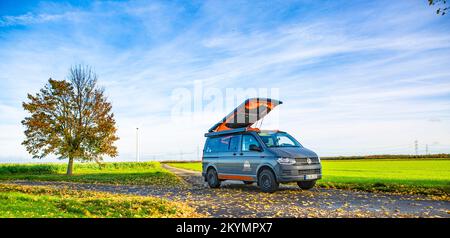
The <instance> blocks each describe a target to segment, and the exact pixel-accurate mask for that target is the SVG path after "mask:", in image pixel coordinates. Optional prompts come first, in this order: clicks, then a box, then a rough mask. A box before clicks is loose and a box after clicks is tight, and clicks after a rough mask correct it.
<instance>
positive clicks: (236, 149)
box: [202, 98, 322, 192]
mask: <svg viewBox="0 0 450 238" xmlns="http://www.w3.org/2000/svg"><path fill="white" fill-rule="evenodd" d="M281 103H282V102H281V101H278V100H273V99H263V98H253V99H247V100H246V101H245V102H244V103H242V104H241V105H240V106H239V107H237V108H236V109H235V110H233V112H231V113H230V114H229V115H227V116H226V117H225V118H224V119H222V120H221V121H220V122H219V123H217V124H216V125H214V126H213V127H212V128H211V129H210V130H209V132H208V133H206V134H205V136H206V137H207V139H206V143H205V147H204V150H203V160H202V166H203V172H202V175H203V177H204V179H205V181H206V182H208V184H209V186H210V187H211V188H218V187H220V184H221V181H224V180H241V181H243V182H244V183H246V184H252V183H254V182H256V183H257V185H258V186H259V187H260V188H261V190H262V191H264V192H274V191H276V190H277V189H278V186H279V183H287V182H297V184H298V186H299V187H300V188H302V189H310V188H312V187H313V186H314V185H315V183H316V180H318V179H320V178H321V177H322V173H321V168H322V166H321V163H320V158H319V157H318V156H317V154H316V153H315V152H313V151H311V150H309V149H306V148H305V147H303V146H302V145H301V144H300V143H299V142H298V141H297V140H296V139H295V138H293V137H292V136H291V135H289V134H288V133H286V132H283V131H277V130H259V129H257V128H252V127H250V126H251V125H253V124H254V123H255V122H256V121H257V120H259V119H261V118H262V117H264V116H265V115H267V114H268V113H269V112H270V110H272V109H273V108H274V107H276V106H277V105H279V104H281Z"/></svg>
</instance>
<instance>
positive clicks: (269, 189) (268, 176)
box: [258, 169, 280, 193]
mask: <svg viewBox="0 0 450 238" xmlns="http://www.w3.org/2000/svg"><path fill="white" fill-rule="evenodd" d="M258 184H259V187H260V189H261V190H262V191H263V192H266V193H273V192H275V191H277V190H278V187H279V186H280V184H279V183H278V182H277V180H276V179H275V175H274V174H273V172H272V171H270V170H269V169H264V170H263V171H261V173H259V176H258Z"/></svg>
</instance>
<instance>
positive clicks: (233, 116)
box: [205, 98, 282, 137]
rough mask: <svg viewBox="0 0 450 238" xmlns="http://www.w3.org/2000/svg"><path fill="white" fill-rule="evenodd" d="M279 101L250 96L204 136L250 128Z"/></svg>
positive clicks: (278, 103)
mask: <svg viewBox="0 0 450 238" xmlns="http://www.w3.org/2000/svg"><path fill="white" fill-rule="evenodd" d="M280 104H282V102H281V101H278V100H275V99H270V98H250V99H247V100H245V101H244V102H243V103H242V104H241V105H239V106H238V107H236V108H235V109H234V110H233V111H232V112H230V113H229V114H228V115H227V116H226V117H224V118H223V119H222V120H221V121H220V122H218V123H216V124H215V125H214V126H213V127H211V128H210V129H209V130H208V133H206V134H205V136H206V137H209V136H214V135H220V134H228V133H235V132H241V131H245V130H251V129H252V128H250V126H252V125H253V124H254V123H255V122H257V121H258V120H259V119H261V118H263V117H265V116H266V115H267V114H269V112H270V111H271V110H273V109H274V108H275V107H276V106H278V105H280Z"/></svg>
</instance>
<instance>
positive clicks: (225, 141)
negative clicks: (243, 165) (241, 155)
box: [216, 135, 239, 177]
mask: <svg viewBox="0 0 450 238" xmlns="http://www.w3.org/2000/svg"><path fill="white" fill-rule="evenodd" d="M216 143H217V155H218V159H217V169H218V173H219V175H220V174H231V173H233V172H234V168H235V166H236V164H235V161H236V156H237V151H235V150H234V149H233V147H236V146H235V144H236V143H239V135H229V136H223V137H218V138H217V142H216ZM219 177H220V176H219Z"/></svg>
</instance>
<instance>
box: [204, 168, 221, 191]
mask: <svg viewBox="0 0 450 238" xmlns="http://www.w3.org/2000/svg"><path fill="white" fill-rule="evenodd" d="M206 181H207V182H208V185H209V187H210V188H218V187H220V180H219V176H217V171H216V170H215V169H213V168H211V169H208V172H207V173H206Z"/></svg>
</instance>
